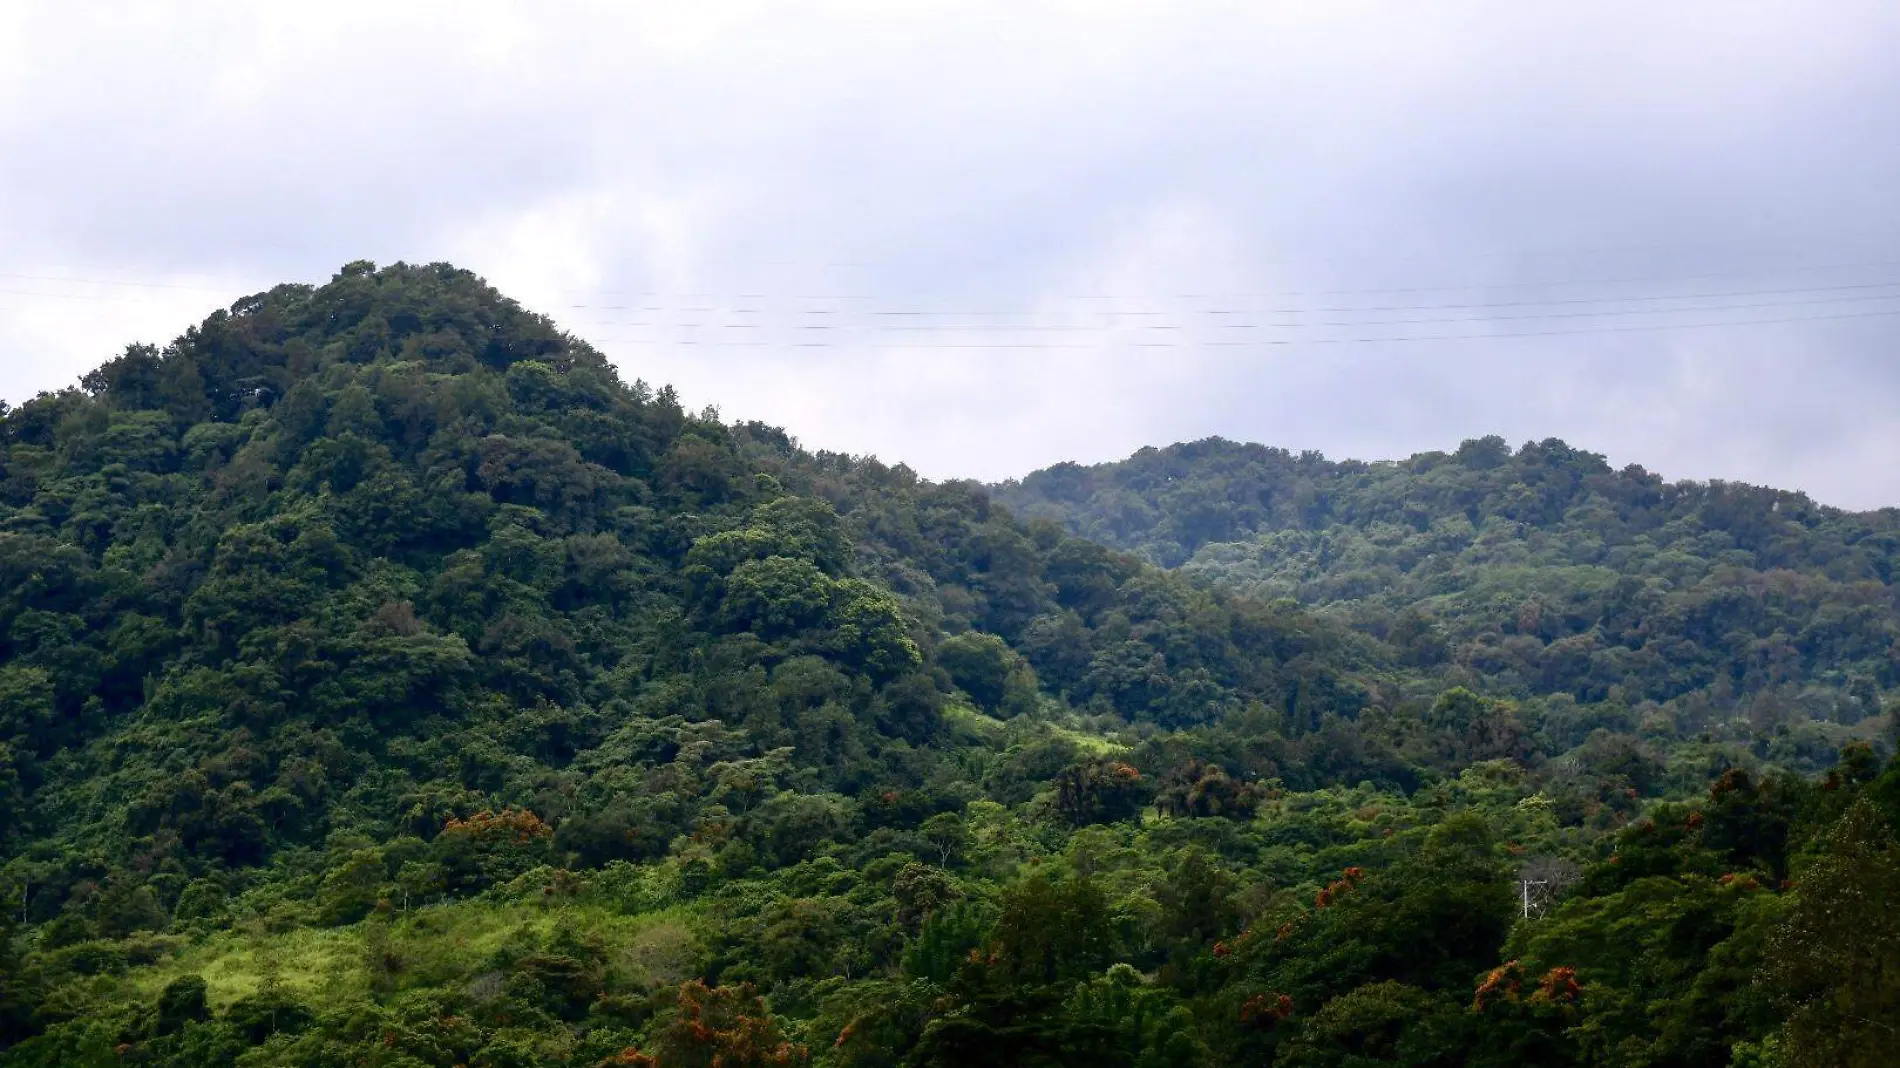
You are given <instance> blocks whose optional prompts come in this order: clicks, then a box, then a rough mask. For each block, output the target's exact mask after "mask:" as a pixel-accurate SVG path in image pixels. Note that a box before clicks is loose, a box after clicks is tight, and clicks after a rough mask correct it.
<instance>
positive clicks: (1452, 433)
mask: <svg viewBox="0 0 1900 1068" xmlns="http://www.w3.org/2000/svg"><path fill="white" fill-rule="evenodd" d="M636 8H637V9H638V11H639V12H640V13H630V10H629V9H636ZM794 9H796V10H794ZM133 10H134V8H133V5H130V4H120V3H115V4H110V5H99V6H97V7H92V8H90V9H89V8H88V6H87V5H83V4H77V3H72V2H60V3H43V4H42V3H35V2H31V0H12V2H9V3H0V397H4V398H5V399H7V400H10V401H15V402H17V401H18V400H20V399H22V398H25V397H28V396H31V395H32V394H33V393H35V392H37V391H39V390H44V389H55V388H59V387H61V386H65V385H68V384H71V383H72V382H74V381H75V380H76V379H77V377H78V376H79V375H80V374H81V373H83V372H84V371H85V370H86V369H88V368H90V367H92V366H93V365H95V364H97V363H98V362H100V361H101V360H103V359H105V358H108V357H110V356H111V355H113V354H115V353H116V352H117V351H119V350H120V349H122V348H123V346H124V345H125V344H126V343H127V342H131V341H164V340H166V339H169V338H170V337H172V336H175V335H176V334H177V333H178V332H180V331H181V330H182V329H183V328H184V327H185V326H187V325H188V324H190V323H192V322H195V321H197V320H199V319H201V318H203V316H204V315H205V314H206V313H208V312H209V311H210V310H211V309H213V308H215V307H218V306H222V305H226V304H229V303H230V302H231V301H232V300H233V299H235V298H236V297H238V296H240V295H242V294H244V293H247V292H252V291H255V290H257V289H261V288H264V287H266V286H268V285H270V284H273V283H275V282H279V281H286V280H294V281H309V282H320V281H323V280H325V279H327V278H328V277H330V275H331V274H333V273H334V272H335V270H336V268H337V267H338V266H340V265H341V264H343V263H344V262H346V261H349V260H353V259H358V258H368V259H374V260H376V261H378V262H389V261H392V260H399V259H400V260H409V261H415V262H423V261H432V260H443V259H446V260H452V261H454V262H456V263H458V264H460V265H463V266H466V267H469V268H471V269H474V270H476V271H478V272H480V273H481V274H483V275H485V276H486V277H488V278H489V279H490V280H491V281H493V282H494V283H496V284H497V285H499V286H500V287H501V288H503V289H504V290H505V291H506V292H508V293H509V294H511V295H513V296H516V297H518V298H520V299H521V300H522V301H523V302H524V303H527V304H529V305H530V306H532V307H534V308H536V309H538V310H542V311H546V312H548V313H549V314H551V315H553V316H554V317H555V318H556V319H557V320H559V321H560V322H561V323H562V324H563V325H565V326H566V327H567V328H569V329H571V330H572V331H574V332H575V333H577V334H579V335H581V336H584V337H586V338H588V339H590V340H592V341H594V342H595V343H596V344H597V345H599V346H600V347H601V348H602V349H603V350H604V351H606V352H607V353H609V354H610V355H611V356H612V357H613V358H614V359H615V361H616V362H617V363H618V364H619V366H620V367H621V369H622V372H623V373H624V374H625V375H626V376H627V377H629V378H634V377H638V378H644V379H646V380H648V381H650V382H654V383H662V382H670V383H673V384H675V385H676V386H677V387H678V388H679V389H680V391H681V393H682V395H683V396H684V398H685V399H686V400H687V402H688V403H689V404H691V405H692V406H694V407H699V406H701V405H704V404H716V405H717V406H718V407H719V408H720V410H721V411H722V413H723V414H724V415H725V416H726V417H728V418H742V419H752V418H757V419H764V420H767V421H770V422H774V423H778V424H782V425H784V426H786V427H787V428H788V429H790V430H791V431H792V432H793V433H794V434H795V435H797V436H798V437H799V438H800V439H801V440H802V441H804V442H805V443H806V444H807V445H810V446H813V447H819V448H831V449H838V450H845V451H850V452H871V453H876V454H877V455H879V456H880V457H883V458H884V459H886V460H890V461H904V462H907V463H909V464H910V465H911V466H913V467H915V468H917V469H918V470H920V471H922V472H923V473H925V474H927V475H931V476H934V477H952V476H966V477H979V478H985V479H998V478H1004V477H1009V476H1013V475H1020V474H1023V473H1026V472H1028V471H1030V470H1032V469H1034V468H1037V467H1040V466H1044V465H1046V464H1049V463H1052V462H1055V461H1058V460H1064V459H1077V460H1083V461H1098V460H1106V459H1111V458H1115V457H1118V456H1121V455H1125V454H1127V453H1128V452H1131V451H1133V450H1134V449H1136V448H1139V447H1140V446H1142V445H1147V444H1157V445H1161V444H1167V443H1169V442H1173V441H1180V440H1189V439H1193V438H1199V437H1205V436H1207V435H1212V434H1219V435H1223V436H1226V437H1230V438H1236V439H1244V440H1254V441H1262V442H1267V443H1270V444H1275V445H1283V446H1286V447H1289V448H1293V449H1304V448H1315V449H1320V450H1323V451H1325V452H1326V453H1327V454H1329V455H1335V456H1355V457H1361V458H1380V457H1395V456H1402V455H1405V454H1407V453H1410V452H1414V451H1418V450H1421V449H1432V448H1450V447H1455V446H1456V445H1457V443H1458V442H1459V441H1460V440H1461V439H1463V438H1466V437H1472V436H1478V435H1482V434H1486V433H1501V434H1503V435H1505V436H1506V437H1507V438H1509V439H1511V440H1512V441H1513V442H1520V441H1523V440H1526V439H1532V438H1537V439H1541V438H1545V437H1551V436H1557V437H1562V438H1565V439H1566V440H1569V441H1570V442H1571V443H1573V444H1576V445H1579V446H1582V447H1586V448H1590V449H1593V450H1596V451H1599V452H1603V453H1606V454H1608V455H1609V456H1610V458H1611V459H1612V461H1614V462H1618V463H1626V462H1639V463H1642V464H1644V465H1645V466H1647V467H1649V468H1650V469H1652V470H1656V471H1660V472H1662V473H1664V474H1667V475H1670V476H1672V477H1694V478H1737V479H1745V480H1748V481H1754V482H1766V483H1770V484H1775V485H1781V486H1786V487H1791V488H1798V489H1804V490H1807V491H1808V492H1809V493H1811V494H1813V495H1814V496H1815V497H1817V498H1819V499H1821V500H1823V501H1826V502H1829V503H1835V504H1840V505H1845V506H1852V507H1874V506H1883V505H1889V504H1900V344H1896V343H1897V342H1900V240H1896V239H1897V238H1900V195H1896V194H1897V192H1900V63H1895V62H1894V57H1895V56H1896V55H1900V4H1893V3H1891V2H1888V0H1870V2H1859V0H1830V2H1829V3H1826V4H1814V3H1785V4H1751V3H1738V2H1734V0H1727V2H1722V3H1714V2H1710V3H1690V2H1680V3H1669V4H1655V3H1651V2H1645V3H1627V4H1625V3H1589V4H1563V5H1559V4H1526V3H1522V2H1510V3H1495V4H1457V3H1448V2H1437V3H1429V4H1420V3H1411V2H1406V3H1391V4H1351V3H1341V2H1325V3H1320V2H1314V3H1299V4H1295V3H1283V4H1269V3H1264V2H1255V3H1244V4H1233V5H1214V4H1192V3H1178V2H1174V3H1156V4H1151V5H1150V4H1141V5H1114V4H1108V3H1102V2H1089V3H1074V4H1045V5H1031V4H1025V3H1005V4H997V5H994V6H986V5H981V4H975V3H969V2H963V3H956V4H941V5H934V4H901V3H898V4H893V3H864V4H856V5H838V6H828V5H817V4H796V5H787V4H761V5H757V6H725V5H716V4H708V3H705V2H704V0H695V2H693V3H691V4H686V3H677V4H665V3H648V4H639V5H629V4H620V3H614V4H605V3H603V4H599V5H589V4H583V3H578V2H562V3H555V4H546V3H543V4H532V5H529V4H523V5H493V4H481V3H471V2H468V0H458V2H455V3H449V4H421V3H407V2H395V3H392V2H388V0H382V2H377V3H368V4H353V3H338V2H325V3H281V4H251V3H242V4H239V3H233V4H209V3H203V4H179V5H161V4H150V5H141V6H139V7H138V8H137V9H136V13H130V12H132V11H133ZM1538 335H1542V336H1538ZM1397 338H1406V339H1411V340H1388V339H1397Z"/></svg>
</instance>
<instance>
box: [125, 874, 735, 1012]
mask: <svg viewBox="0 0 1900 1068" xmlns="http://www.w3.org/2000/svg"><path fill="white" fill-rule="evenodd" d="M691 926H692V916H691V914H690V912H689V911H688V910H686V909H683V908H675V909H666V910H663V911H659V912H651V913H645V914H642V915H638V916H627V915H622V914H620V913H617V912H614V911H611V910H609V909H606V908H602V907H600V906H597V905H589V904H572V903H563V904H555V905H541V904H532V905H524V904H496V903H493V902H484V901H463V902H454V903H451V904H446V905H435V906H429V907H426V908H420V909H416V910H414V911H412V912H409V913H406V914H403V915H399V916H397V917H394V918H393V919H390V920H376V919H372V920H367V921H364V922H362V923H358V924H354V925H351V926H349V927H337V928H299V929H296V930H292V931H285V932H281V933H259V932H229V933H225V934H220V935H217V936H215V937H213V938H210V939H207V940H206V941H204V942H201V943H199V944H197V945H194V946H190V947H187V948H185V949H182V950H180V951H178V952H177V953H174V954H172V955H170V956H168V957H167V958H166V959H164V960H162V961H160V962H158V963H156V964H153V965H150V966H147V967H144V968H138V969H135V970H134V971H132V972H131V974H130V975H129V976H128V977H127V978H128V981H129V983H130V985H131V987H132V989H133V990H134V991H136V992H137V994H138V995H139V996H140V997H142V998H145V999H148V1000H149V999H151V998H154V997H156V996H157V994H158V992H159V991H160V990H162V989H163V988H164V986H165V984H167V983H169V982H171V981H172V980H173V979H176V978H178V977H179V976H182V975H192V974H196V975H200V976H203V977H204V980H205V985H206V988H207V990H206V992H207V994H208V996H209V999H210V1001H211V1004H212V1006H213V1007H214V1008H218V1009H222V1008H224V1007H225V1006H228V1005H230V1004H231V1003H232V1002H234V1001H236V1000H238V999H240V998H243V997H245V996H247V995H250V994H254V993H256V992H257V991H258V990H259V989H261V988H262V987H263V986H264V985H265V984H266V983H271V982H274V983H275V984H277V985H279V986H281V987H282V988H284V989H285V990H286V991H287V992H290V993H292V994H294V995H296V996H297V997H298V998H300V999H303V1000H308V1001H314V1002H320V1003H328V1004H336V1003H339V1002H346V1001H351V1000H357V999H361V998H365V997H367V996H368V995H369V992H370V985H371V978H372V969H375V970H376V971H378V972H380V973H381V974H383V975H385V976H386V978H387V979H388V981H393V982H394V984H395V985H396V986H398V987H402V988H413V987H430V986H443V985H449V984H459V983H465V982H468V981H471V980H473V979H475V978H476V977H478V976H480V975H482V974H483V973H485V972H488V971H490V970H493V969H494V968H495V965H496V962H497V961H498V960H499V959H501V958H504V957H506V956H508V955H510V954H517V955H518V954H520V953H527V952H533V951H535V950H537V949H539V948H540V947H542V946H544V945H546V944H547V943H548V942H549V941H550V940H551V939H553V938H555V937H556V936H557V935H558V934H560V933H562V932H563V931H565V932H566V933H567V934H569V935H571V936H573V937H575V938H578V939H580V940H582V941H585V942H593V943H598V944H600V945H602V946H604V947H605V948H606V949H607V956H608V960H609V962H610V963H611V966H612V967H613V968H614V969H615V970H616V971H619V972H621V973H622V974H624V975H626V976H627V977H629V978H646V977H652V976H656V975H658V974H660V973H666V972H670V971H674V970H677V969H679V968H681V967H684V966H686V965H687V963H688V962H689V961H690V959H691V958H693V957H694V956H696V955H697V953H698V944H697V940H696V939H694V938H693V937H692V935H691V933H690V932H691Z"/></svg>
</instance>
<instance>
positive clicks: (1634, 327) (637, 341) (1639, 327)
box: [590, 308, 1900, 351]
mask: <svg viewBox="0 0 1900 1068" xmlns="http://www.w3.org/2000/svg"><path fill="white" fill-rule="evenodd" d="M1896 315H1900V308H1894V309H1889V310H1882V311H1867V312H1842V313H1839V314H1835V315H1801V316H1788V317H1784V318H1776V319H1731V320H1727V321H1724V322H1704V323H1642V324H1625V325H1619V326H1603V327H1581V328H1577V329H1571V330H1527V331H1508V332H1502V333H1489V334H1413V335H1401V336H1386V337H1337V338H1272V339H1267V340H1247V341H1196V342H1172V341H1158V342H1145V343H1137V344H1135V345H1133V346H1127V345H1124V346H1121V347H1135V348H1166V349H1173V348H1253V347H1269V346H1271V347H1289V346H1290V347H1298V346H1301V345H1356V344H1377V343H1381V342H1413V341H1488V340H1493V339H1499V338H1531V337H1566V336H1577V335H1583V334H1624V333H1641V332H1654V331H1661V330H1706V329H1714V328H1719V327H1734V326H1778V325H1782V324H1787V323H1818V322H1837V321H1841V320H1848V319H1874V318H1884V317H1890V316H1896ZM590 343H592V344H600V345H622V344H627V345H666V346H674V345H684V346H696V347H706V348H712V347H718V348H763V347H771V346H772V344H773V343H771V342H764V341H744V342H728V341H705V340H697V339H683V340H675V341H663V340H658V339H654V338H603V339H599V340H594V341H590ZM786 347H795V348H842V347H844V346H842V345H839V344H838V343H836V342H828V341H821V342H804V343H801V344H797V345H792V346H786ZM873 347H876V348H883V349H1078V350H1081V349H1087V350H1097V351H1099V350H1102V349H1107V348H1114V347H1116V346H1115V345H1113V344H1109V343H1102V342H1097V343H1060V342H1022V343H1007V342H967V343H958V342H951V343H942V344H933V343H928V342H926V343H918V344H898V345H876V346H873Z"/></svg>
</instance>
